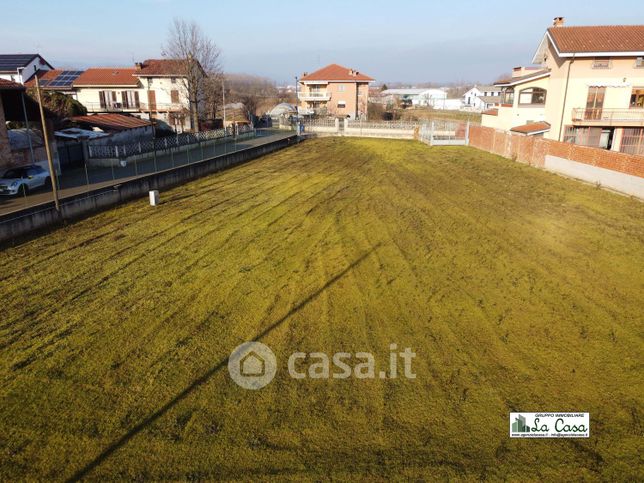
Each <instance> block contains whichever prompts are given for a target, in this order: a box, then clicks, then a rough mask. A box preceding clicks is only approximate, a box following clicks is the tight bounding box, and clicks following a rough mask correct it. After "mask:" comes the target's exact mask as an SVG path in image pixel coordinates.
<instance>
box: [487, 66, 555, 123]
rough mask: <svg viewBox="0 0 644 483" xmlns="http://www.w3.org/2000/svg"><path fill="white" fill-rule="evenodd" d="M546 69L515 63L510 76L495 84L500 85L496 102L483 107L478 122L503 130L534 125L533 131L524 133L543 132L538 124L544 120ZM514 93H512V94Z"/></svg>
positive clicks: (548, 72)
mask: <svg viewBox="0 0 644 483" xmlns="http://www.w3.org/2000/svg"><path fill="white" fill-rule="evenodd" d="M549 76H550V70H549V69H533V68H531V67H530V68H524V67H516V68H515V69H514V70H513V72H512V77H510V78H509V79H505V80H501V81H499V82H497V83H495V85H496V86H497V87H498V88H500V89H501V94H500V96H499V102H498V104H495V107H494V108H492V109H488V110H485V111H483V113H482V114H483V116H482V122H481V123H482V125H483V126H487V127H495V128H497V129H504V130H506V131H511V130H514V129H515V128H518V127H520V126H526V125H536V126H534V127H536V128H537V130H536V131H535V132H524V131H525V128H521V130H519V131H518V132H522V133H524V134H535V135H544V131H543V129H542V125H541V124H539V123H542V122H546V119H545V107H546V97H547V96H546V93H547V89H548V78H549ZM515 93H516V95H515Z"/></svg>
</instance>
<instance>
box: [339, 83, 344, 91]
mask: <svg viewBox="0 0 644 483" xmlns="http://www.w3.org/2000/svg"><path fill="white" fill-rule="evenodd" d="M345 87H346V86H345V85H344V84H338V92H344V89H345Z"/></svg>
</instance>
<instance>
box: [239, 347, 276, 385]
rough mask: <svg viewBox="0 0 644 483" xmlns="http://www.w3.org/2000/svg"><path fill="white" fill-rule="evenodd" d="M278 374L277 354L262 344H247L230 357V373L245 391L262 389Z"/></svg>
mask: <svg viewBox="0 0 644 483" xmlns="http://www.w3.org/2000/svg"><path fill="white" fill-rule="evenodd" d="M276 372H277V360H276V359H275V354H273V351H272V350H271V349H270V348H269V347H268V346H267V345H265V344H262V343H261V342H245V343H243V344H241V345H240V346H237V347H235V349H234V350H233V351H232V352H231V353H230V356H229V357H228V373H229V374H230V377H231V379H232V380H233V381H235V382H236V383H237V384H238V385H239V386H241V387H243V388H244V389H254V390H256V389H261V388H262V387H264V386H266V385H267V384H269V383H270V382H271V381H272V380H273V378H274V377H275V373H276Z"/></svg>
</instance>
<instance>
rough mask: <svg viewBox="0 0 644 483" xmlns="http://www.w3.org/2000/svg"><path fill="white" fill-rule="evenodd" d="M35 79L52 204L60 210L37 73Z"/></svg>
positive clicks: (54, 169)
mask: <svg viewBox="0 0 644 483" xmlns="http://www.w3.org/2000/svg"><path fill="white" fill-rule="evenodd" d="M34 77H35V79H36V95H37V96H38V106H39V107H40V122H41V123H42V137H43V140H44V141H45V151H47V164H48V165H49V179H51V189H52V194H53V197H54V206H55V207H56V211H60V203H59V202H58V178H56V167H55V166H54V161H53V159H52V157H51V148H50V147H49V134H48V132H47V122H46V121H45V109H44V108H43V105H42V95H41V93H40V80H39V79H38V73H37V72H36V73H35V74H34Z"/></svg>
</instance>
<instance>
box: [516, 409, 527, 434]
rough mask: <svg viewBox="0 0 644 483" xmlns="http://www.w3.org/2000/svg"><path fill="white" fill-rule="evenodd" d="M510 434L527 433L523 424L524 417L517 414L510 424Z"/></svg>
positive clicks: (525, 425) (524, 423)
mask: <svg viewBox="0 0 644 483" xmlns="http://www.w3.org/2000/svg"><path fill="white" fill-rule="evenodd" d="M512 432H513V433H529V432H530V429H529V428H528V425H527V424H526V422H525V417H523V416H522V415H521V414H519V415H518V416H517V417H516V418H515V419H514V422H513V423H512Z"/></svg>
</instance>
